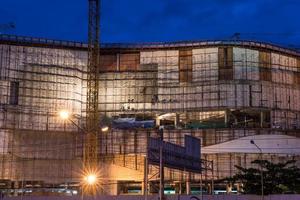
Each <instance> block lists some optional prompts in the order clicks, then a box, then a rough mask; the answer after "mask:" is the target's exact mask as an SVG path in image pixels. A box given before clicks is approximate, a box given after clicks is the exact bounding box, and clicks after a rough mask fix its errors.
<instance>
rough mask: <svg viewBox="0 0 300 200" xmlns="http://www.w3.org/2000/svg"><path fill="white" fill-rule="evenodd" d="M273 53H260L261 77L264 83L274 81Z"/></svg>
mask: <svg viewBox="0 0 300 200" xmlns="http://www.w3.org/2000/svg"><path fill="white" fill-rule="evenodd" d="M271 71H272V70H271V53H270V52H265V51H260V52H259V77H260V80H262V81H272V73H271Z"/></svg>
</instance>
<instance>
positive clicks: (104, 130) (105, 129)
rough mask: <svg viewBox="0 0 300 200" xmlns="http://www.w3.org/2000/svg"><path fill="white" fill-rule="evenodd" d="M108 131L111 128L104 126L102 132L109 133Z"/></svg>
mask: <svg viewBox="0 0 300 200" xmlns="http://www.w3.org/2000/svg"><path fill="white" fill-rule="evenodd" d="M108 129H109V127H108V126H104V127H102V128H101V131H102V132H107V131H108Z"/></svg>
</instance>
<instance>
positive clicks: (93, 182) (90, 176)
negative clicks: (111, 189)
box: [58, 110, 109, 199]
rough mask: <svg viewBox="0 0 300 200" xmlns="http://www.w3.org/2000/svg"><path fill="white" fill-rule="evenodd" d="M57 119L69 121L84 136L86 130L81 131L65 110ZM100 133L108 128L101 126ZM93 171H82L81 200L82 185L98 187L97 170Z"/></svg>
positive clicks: (60, 112)
mask: <svg viewBox="0 0 300 200" xmlns="http://www.w3.org/2000/svg"><path fill="white" fill-rule="evenodd" d="M58 115H59V117H60V118H61V119H62V120H65V121H70V122H71V123H72V124H73V125H74V126H76V127H77V128H78V129H79V130H80V131H81V132H82V133H83V134H86V133H87V132H86V130H85V129H83V128H82V127H80V126H79V125H78V124H77V123H75V122H74V121H73V120H72V118H71V117H72V115H71V114H70V113H69V112H68V111H66V110H61V111H59V113H58ZM100 128H101V132H102V133H104V132H107V131H108V130H109V127H108V126H101V127H100ZM94 170H95V171H91V169H85V170H84V172H83V173H84V174H83V175H84V180H83V183H82V184H81V187H82V188H81V189H82V194H81V199H83V193H84V189H83V184H84V185H86V186H88V187H96V186H97V185H99V177H98V170H96V169H94Z"/></svg>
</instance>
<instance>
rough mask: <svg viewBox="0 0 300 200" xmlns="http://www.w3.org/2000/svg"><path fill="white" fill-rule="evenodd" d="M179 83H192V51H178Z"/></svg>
mask: <svg viewBox="0 0 300 200" xmlns="http://www.w3.org/2000/svg"><path fill="white" fill-rule="evenodd" d="M179 81H180V82H192V81H193V52H192V50H181V51H179Z"/></svg>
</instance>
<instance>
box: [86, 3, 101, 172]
mask: <svg viewBox="0 0 300 200" xmlns="http://www.w3.org/2000/svg"><path fill="white" fill-rule="evenodd" d="M88 1H89V23H88V65H87V104H86V132H87V134H86V135H85V138H84V154H83V167H84V168H85V169H92V170H95V169H96V168H97V164H98V150H97V149H98V133H99V125H100V124H99V111H98V92H99V78H98V76H99V63H100V0H88Z"/></svg>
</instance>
